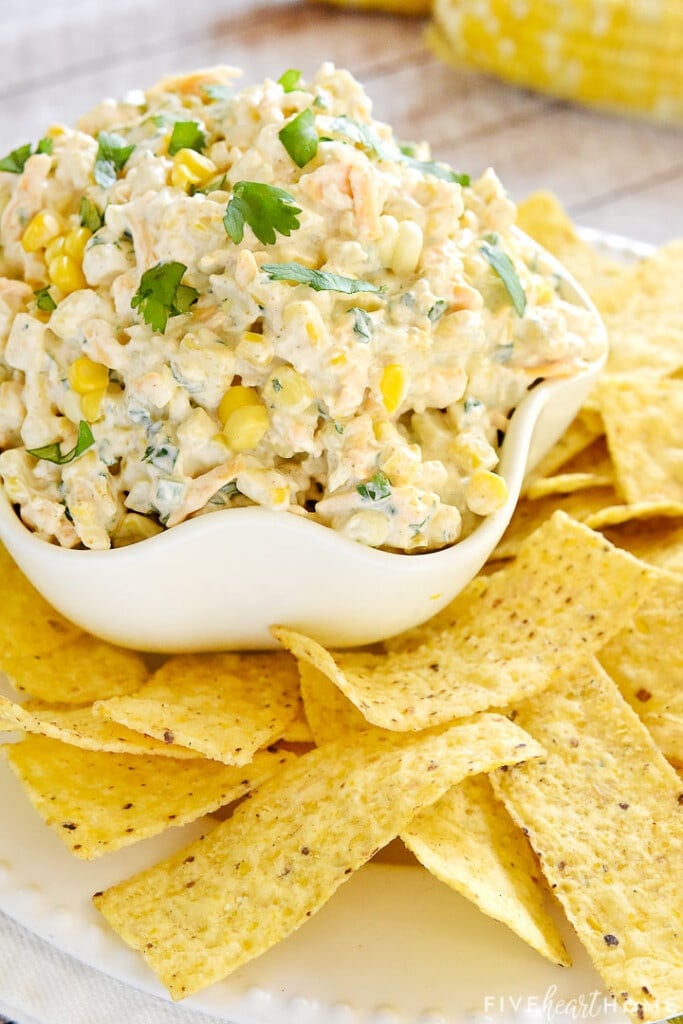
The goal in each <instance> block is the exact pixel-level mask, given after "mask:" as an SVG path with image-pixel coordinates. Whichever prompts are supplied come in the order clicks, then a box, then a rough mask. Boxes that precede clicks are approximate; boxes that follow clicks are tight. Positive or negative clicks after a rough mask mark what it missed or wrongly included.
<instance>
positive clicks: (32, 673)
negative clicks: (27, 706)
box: [2, 634, 149, 704]
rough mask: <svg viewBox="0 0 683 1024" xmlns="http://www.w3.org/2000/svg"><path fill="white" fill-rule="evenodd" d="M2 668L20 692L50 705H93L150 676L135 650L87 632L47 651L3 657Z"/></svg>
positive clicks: (145, 680) (123, 691) (138, 685)
mask: <svg viewBox="0 0 683 1024" xmlns="http://www.w3.org/2000/svg"><path fill="white" fill-rule="evenodd" d="M2 668H3V670H4V671H5V672H6V673H7V675H8V676H9V677H10V682H11V683H12V685H13V686H14V687H15V688H16V689H17V690H18V691H19V692H20V693H26V694H29V695H30V696H31V697H36V698H37V699H38V700H43V701H45V702H46V703H48V704H91V703H92V702H93V701H95V700H103V699H105V698H107V697H117V696H120V695H121V694H125V693H133V692H134V691H135V690H137V689H139V688H140V687H141V686H142V684H143V683H145V682H147V679H148V678H149V670H148V668H147V666H146V665H145V662H144V661H143V659H142V658H141V657H140V655H139V654H137V653H136V652H135V651H128V650H126V649H125V648H123V647H114V645H113V644H108V643H106V641H104V640H98V639H97V638H96V637H94V636H88V635H87V634H84V635H83V636H79V637H77V638H76V639H75V640H71V641H70V642H69V643H66V644H63V645H62V646H61V647H57V648H56V649H55V650H53V651H48V652H47V653H46V654H29V655H25V656H24V657H13V658H5V659H2Z"/></svg>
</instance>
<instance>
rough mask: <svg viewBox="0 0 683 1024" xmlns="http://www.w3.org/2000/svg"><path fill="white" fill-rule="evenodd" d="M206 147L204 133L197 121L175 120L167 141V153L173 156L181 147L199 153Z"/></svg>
mask: <svg viewBox="0 0 683 1024" xmlns="http://www.w3.org/2000/svg"><path fill="white" fill-rule="evenodd" d="M205 148H206V135H205V134H204V130H203V128H202V126H201V125H200V123H199V121H176V122H175V124H174V125H173V131H172V132H171V138H170V140H169V143H168V155H169V156H175V155H176V153H179V152H180V150H181V149H194V150H196V151H197V153H201V151H202V150H203V149H205Z"/></svg>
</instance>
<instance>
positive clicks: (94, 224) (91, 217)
mask: <svg viewBox="0 0 683 1024" xmlns="http://www.w3.org/2000/svg"><path fill="white" fill-rule="evenodd" d="M78 215H79V217H80V218H81V224H82V225H83V227H84V228H88V230H89V231H92V233H93V234H95V232H96V231H99V229H100V228H101V227H102V225H103V224H104V216H103V215H102V214H101V213H100V211H99V210H98V209H97V207H96V206H95V204H94V203H91V202H90V200H89V199H88V198H87V196H82V197H81V205H80V206H79V207H78Z"/></svg>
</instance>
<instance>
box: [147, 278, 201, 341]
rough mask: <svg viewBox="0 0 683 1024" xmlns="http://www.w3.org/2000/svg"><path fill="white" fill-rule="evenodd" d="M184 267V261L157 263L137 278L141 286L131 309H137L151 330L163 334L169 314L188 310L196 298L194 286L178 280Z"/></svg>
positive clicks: (177, 313) (197, 294) (172, 314)
mask: <svg viewBox="0 0 683 1024" xmlns="http://www.w3.org/2000/svg"><path fill="white" fill-rule="evenodd" d="M186 270H187V267H186V266H185V264H184V263H176V262H175V261H170V262H168V263H157V264H156V266H154V267H151V268H150V269H149V270H146V271H145V272H144V274H143V275H142V277H141V278H140V287H139V288H138V290H137V291H136V293H135V295H134V296H133V298H132V299H131V300H130V304H131V307H132V308H133V309H139V310H140V313H141V314H142V318H143V320H144V321H145V323H146V324H149V326H150V327H151V328H152V330H153V331H158V332H159V333H160V334H163V333H164V331H165V330H166V324H167V323H168V318H169V317H170V316H179V315H180V314H181V313H187V311H188V310H189V308H190V306H192V305H193V304H194V303H195V302H196V301H197V299H198V298H199V292H198V291H197V289H196V288H191V287H190V286H189V285H187V284H181V283H180V282H181V279H182V276H183V274H184V273H185V271H186Z"/></svg>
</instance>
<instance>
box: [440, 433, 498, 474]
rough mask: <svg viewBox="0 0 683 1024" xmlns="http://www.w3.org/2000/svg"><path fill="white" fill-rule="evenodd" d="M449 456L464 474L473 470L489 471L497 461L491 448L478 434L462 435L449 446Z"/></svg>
mask: <svg viewBox="0 0 683 1024" xmlns="http://www.w3.org/2000/svg"><path fill="white" fill-rule="evenodd" d="M449 454H450V455H452V456H453V458H454V459H455V460H456V461H457V463H458V465H459V466H460V468H461V469H462V470H463V471H464V472H465V473H472V472H473V471H474V470H475V469H491V467H492V466H495V464H496V462H497V461H498V456H497V455H496V452H495V450H494V449H493V447H492V446H491V445H490V444H489V443H488V441H487V440H486V438H485V437H480V436H479V435H478V434H474V433H472V434H463V435H461V436H460V437H458V438H456V439H455V440H454V441H453V442H452V443H451V444H450V445H449Z"/></svg>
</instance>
